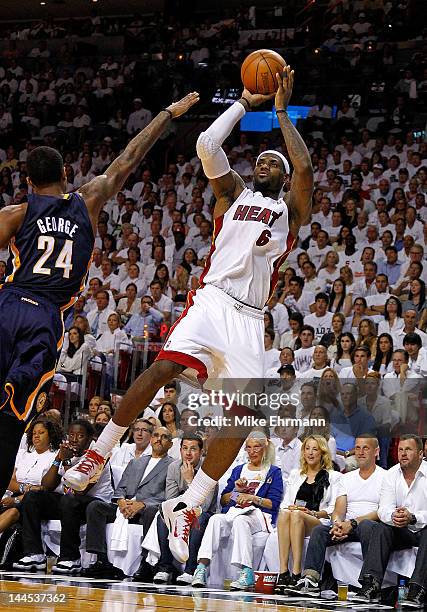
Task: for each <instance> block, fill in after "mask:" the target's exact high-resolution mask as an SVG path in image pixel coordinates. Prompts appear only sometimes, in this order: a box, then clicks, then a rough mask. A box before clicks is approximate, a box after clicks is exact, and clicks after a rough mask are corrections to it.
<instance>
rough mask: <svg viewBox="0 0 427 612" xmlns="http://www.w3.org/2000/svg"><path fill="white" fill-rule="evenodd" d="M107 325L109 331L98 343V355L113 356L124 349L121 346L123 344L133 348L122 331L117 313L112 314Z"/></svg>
mask: <svg viewBox="0 0 427 612" xmlns="http://www.w3.org/2000/svg"><path fill="white" fill-rule="evenodd" d="M107 325H108V329H107V330H106V331H105V332H104V333H103V334H101V336H100V337H99V338H98V340H97V341H96V344H97V352H98V353H104V355H113V354H114V353H115V352H116V351H119V350H120V349H121V348H124V347H123V346H121V345H122V344H126V345H130V346H132V342H131V341H130V340H129V338H128V337H127V335H126V332H125V331H123V329H120V325H121V321H120V316H119V315H118V314H117V313H116V312H112V313H111V314H110V316H109V317H108V319H107Z"/></svg>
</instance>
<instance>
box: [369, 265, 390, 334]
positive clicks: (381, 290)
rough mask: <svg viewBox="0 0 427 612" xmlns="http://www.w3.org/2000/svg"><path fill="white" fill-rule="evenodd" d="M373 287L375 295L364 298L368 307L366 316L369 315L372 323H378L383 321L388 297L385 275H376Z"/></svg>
mask: <svg viewBox="0 0 427 612" xmlns="http://www.w3.org/2000/svg"><path fill="white" fill-rule="evenodd" d="M375 287H376V290H377V293H376V294H375V295H369V296H367V297H366V298H365V299H366V303H367V305H368V309H367V310H366V314H368V315H371V318H372V320H373V321H374V323H379V322H380V321H382V320H383V319H384V307H385V306H384V305H385V303H386V301H387V300H388V298H389V297H390V293H389V291H388V277H387V275H386V274H377V276H376V277H375Z"/></svg>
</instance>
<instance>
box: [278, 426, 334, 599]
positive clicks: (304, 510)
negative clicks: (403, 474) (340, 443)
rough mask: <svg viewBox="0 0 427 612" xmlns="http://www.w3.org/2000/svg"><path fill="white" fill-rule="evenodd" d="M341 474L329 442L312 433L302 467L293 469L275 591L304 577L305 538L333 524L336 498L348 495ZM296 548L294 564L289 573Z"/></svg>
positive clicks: (284, 508) (281, 529) (282, 520)
mask: <svg viewBox="0 0 427 612" xmlns="http://www.w3.org/2000/svg"><path fill="white" fill-rule="evenodd" d="M340 480H341V474H340V473H339V472H334V470H333V466H332V459H331V454H330V452H329V448H328V445H327V442H326V440H325V439H324V438H322V437H321V436H316V435H314V436H308V437H307V438H305V440H304V442H303V444H302V447H301V466H300V468H298V469H295V470H292V472H291V473H290V475H289V480H288V482H287V486H286V491H285V497H284V499H283V502H282V504H281V506H280V507H281V512H280V514H279V520H278V523H277V537H278V540H279V556H280V575H279V579H278V581H277V585H276V588H275V592H276V593H277V594H279V595H280V594H283V593H284V591H285V590H286V589H288V588H289V587H292V586H295V585H296V584H297V583H298V581H299V579H300V578H301V563H302V552H303V546H304V538H305V536H307V535H309V534H310V533H311V532H312V530H313V529H314V528H315V527H316V526H318V525H320V524H321V522H322V520H325V521H327V522H328V523H329V515H330V514H331V513H332V511H333V508H334V504H335V500H336V499H340V498H341V497H342V496H344V493H343V491H342V489H341V484H340ZM291 549H292V558H293V566H292V573H290V572H289V569H288V566H289V556H290V552H291Z"/></svg>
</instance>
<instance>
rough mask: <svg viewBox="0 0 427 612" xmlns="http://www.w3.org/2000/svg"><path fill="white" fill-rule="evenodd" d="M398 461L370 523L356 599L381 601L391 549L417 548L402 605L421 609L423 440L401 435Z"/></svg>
mask: <svg viewBox="0 0 427 612" xmlns="http://www.w3.org/2000/svg"><path fill="white" fill-rule="evenodd" d="M398 459H399V463H398V464H397V465H395V466H393V467H392V468H390V469H389V470H388V472H386V474H385V476H384V481H383V487H382V490H381V498H380V504H379V508H378V517H379V522H377V523H373V525H372V526H373V528H372V533H371V536H370V540H369V547H368V550H367V552H366V554H365V555H364V556H363V566H362V569H361V571H360V577H359V581H360V582H361V584H362V589H361V590H360V592H359V594H358V595H357V596H356V600H357V601H362V602H367V603H374V602H377V601H379V600H380V595H381V583H382V580H383V578H384V574H385V571H386V568H387V563H388V560H389V558H390V554H391V553H392V552H393V551H394V550H401V549H403V548H411V547H412V546H417V547H418V552H417V559H416V562H415V569H414V571H413V573H412V576H411V578H410V580H409V590H408V594H407V596H406V598H405V600H404V601H403V602H399V603H400V605H402V607H411V608H423V607H424V605H425V603H427V597H426V594H427V572H426V567H427V510H426V508H427V465H426V463H425V462H424V461H423V446H422V440H421V439H420V438H418V437H417V436H414V435H411V434H406V435H403V436H402V437H401V438H400V441H399V447H398Z"/></svg>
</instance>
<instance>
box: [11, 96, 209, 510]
mask: <svg viewBox="0 0 427 612" xmlns="http://www.w3.org/2000/svg"><path fill="white" fill-rule="evenodd" d="M197 101H198V94H197V93H191V94H188V95H187V96H186V97H185V98H183V99H182V100H180V101H179V102H176V103H174V104H171V105H170V106H169V107H168V108H167V109H165V110H163V111H161V112H160V113H159V114H158V115H157V117H155V118H154V119H153V121H152V122H151V123H150V124H149V125H148V126H147V127H146V128H145V129H144V130H143V131H142V132H141V133H140V134H138V135H137V136H136V137H135V138H134V139H133V140H132V141H131V142H130V143H129V144H128V145H127V147H126V148H125V150H124V151H123V153H122V154H121V155H119V156H118V157H117V158H116V159H115V160H114V161H113V163H112V164H111V165H110V166H109V167H108V169H107V170H106V172H105V174H103V175H101V176H97V177H96V178H95V179H93V180H92V181H91V182H90V183H88V184H86V185H84V186H82V187H81V188H80V190H79V192H78V193H68V194H66V193H65V190H66V184H67V179H66V175H65V170H64V163H63V160H62V157H61V155H60V154H59V153H58V151H56V150H55V149H52V148H50V147H37V148H36V149H34V150H33V151H32V152H31V153H30V154H29V155H28V160H27V169H28V183H29V185H30V186H31V188H32V193H31V194H30V195H29V196H28V202H26V203H24V204H19V205H16V206H7V207H5V208H3V209H2V210H0V248H4V247H6V245H8V244H9V249H10V253H11V256H10V258H9V261H8V265H7V269H6V277H5V280H4V282H3V284H2V285H1V287H0V452H1V463H0V466H1V469H0V499H1V497H2V496H3V493H4V491H5V489H6V487H7V485H8V484H9V481H10V477H11V474H12V471H13V466H14V462H15V456H16V452H17V449H18V446H19V443H20V439H21V436H22V433H23V431H24V429H25V427H26V426H27V425H28V423H29V421H30V420H31V418H32V417H33V416H34V415H35V414H37V413H38V412H39V411H40V410H42V408H43V406H44V404H45V403H46V399H47V393H48V391H49V387H50V384H51V381H52V378H53V375H54V372H55V364H56V360H57V354H58V351H60V350H61V346H62V341H63V334H64V325H63V318H62V313H63V311H64V310H66V309H67V308H69V307H70V306H71V305H72V304H73V303H74V301H75V300H76V299H77V295H78V293H79V292H80V291H81V290H82V289H83V286H84V281H85V278H86V275H87V272H88V269H89V265H90V260H91V255H92V250H93V245H94V239H95V231H96V226H97V221H98V215H99V213H100V211H101V209H102V207H103V205H104V204H105V202H106V201H107V200H109V199H110V198H112V197H113V196H114V195H115V194H116V193H117V192H118V191H119V189H121V187H122V186H123V184H124V183H125V181H126V179H127V178H128V176H129V175H130V173H131V172H133V171H134V170H135V169H136V168H137V167H138V165H139V164H140V163H141V161H142V160H143V158H144V156H145V155H146V153H147V152H148V150H149V149H150V147H151V146H152V145H153V144H154V143H155V142H156V140H157V139H158V137H159V136H160V135H161V134H162V133H163V132H164V130H165V129H166V127H167V125H168V124H169V122H170V119H172V118H174V117H179V116H180V115H182V114H183V113H185V112H186V111H187V110H188V109H189V108H190V107H191V106H192V105H193V104H195V103H196V102H197Z"/></svg>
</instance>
